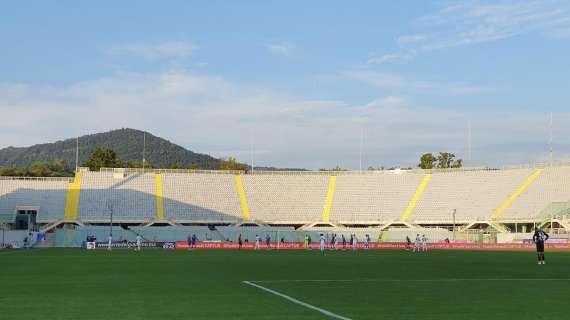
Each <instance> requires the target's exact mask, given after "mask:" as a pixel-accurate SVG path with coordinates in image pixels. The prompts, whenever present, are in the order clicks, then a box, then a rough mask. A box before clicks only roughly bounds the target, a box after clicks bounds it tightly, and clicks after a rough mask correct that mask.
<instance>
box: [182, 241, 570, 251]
mask: <svg viewBox="0 0 570 320" xmlns="http://www.w3.org/2000/svg"><path fill="white" fill-rule="evenodd" d="M175 247H176V249H188V243H187V242H186V241H179V242H176V246H175ZM336 248H337V249H347V250H350V249H352V246H350V245H347V246H346V247H344V248H343V247H342V245H337V247H336ZM407 248H413V244H412V245H411V246H408V245H407V244H406V243H403V242H383V243H376V242H374V243H370V244H368V249H372V250H405V249H407ZM428 248H429V249H430V250H534V249H535V246H534V244H525V243H495V244H490V243H428ZM546 248H547V249H565V250H570V243H547V244H546ZM193 249H199V250H203V249H239V245H238V244H237V243H235V242H198V243H197V244H196V247H195V248H193ZM241 249H244V250H253V249H255V243H253V242H246V243H244V244H243V245H242V246H241ZM259 249H261V250H266V249H284V250H299V249H305V246H304V244H303V243H301V242H289V243H279V244H277V243H275V244H271V246H270V247H269V248H268V247H267V246H266V245H265V244H260V245H259ZM311 249H314V250H318V249H319V245H318V244H317V243H313V244H312V245H311ZM327 249H332V248H331V247H329V246H328V244H327ZM357 249H359V250H362V249H366V246H365V244H364V243H358V245H357Z"/></svg>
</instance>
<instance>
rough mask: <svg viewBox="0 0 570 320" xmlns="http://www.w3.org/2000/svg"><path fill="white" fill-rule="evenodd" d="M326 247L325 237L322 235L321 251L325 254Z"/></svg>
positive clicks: (320, 241)
mask: <svg viewBox="0 0 570 320" xmlns="http://www.w3.org/2000/svg"><path fill="white" fill-rule="evenodd" d="M325 246H326V241H325V236H324V235H323V234H322V233H321V237H320V239H319V249H321V252H322V253H325Z"/></svg>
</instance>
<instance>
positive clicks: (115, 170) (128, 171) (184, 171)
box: [80, 168, 244, 174]
mask: <svg viewBox="0 0 570 320" xmlns="http://www.w3.org/2000/svg"><path fill="white" fill-rule="evenodd" d="M85 169H86V170H85ZM80 170H83V171H88V172H90V171H89V169H88V168H81V169H80ZM95 172H97V171H95ZM99 172H111V173H126V174H133V173H170V174H197V173H202V174H243V173H244V171H241V170H196V169H150V168H149V169H146V168H145V169H142V168H101V169H100V170H99Z"/></svg>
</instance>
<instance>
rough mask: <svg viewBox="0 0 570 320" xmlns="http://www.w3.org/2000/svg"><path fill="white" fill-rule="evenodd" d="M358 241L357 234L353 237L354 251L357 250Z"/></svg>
mask: <svg viewBox="0 0 570 320" xmlns="http://www.w3.org/2000/svg"><path fill="white" fill-rule="evenodd" d="M357 244H358V240H357V239H356V234H353V235H352V250H356V247H357Z"/></svg>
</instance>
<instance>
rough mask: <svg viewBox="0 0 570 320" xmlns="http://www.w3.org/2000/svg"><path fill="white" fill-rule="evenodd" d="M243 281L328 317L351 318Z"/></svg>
mask: <svg viewBox="0 0 570 320" xmlns="http://www.w3.org/2000/svg"><path fill="white" fill-rule="evenodd" d="M243 283H245V284H247V285H249V286H252V287H255V288H258V289H261V290H263V291H265V292H269V293H271V294H273V295H276V296H279V297H281V298H283V299H286V300H289V301H291V302H293V303H296V304H298V305H301V306H303V307H305V308H308V309H311V310H315V311H317V312H320V313H322V314H324V315H326V316H329V317H331V318H334V319H340V320H351V319H350V318H347V317H343V316H341V315H338V314H336V313H332V312H330V311H328V310H325V309H321V308H319V307H315V306H313V305H311V304H308V303H305V302H303V301H300V300H297V299H295V298H293V297H290V296H288V295H286V294H283V293H280V292H277V291H275V290H271V289H269V288H266V287H264V286H260V285H258V284H255V283H253V282H251V281H244V282H243Z"/></svg>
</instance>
